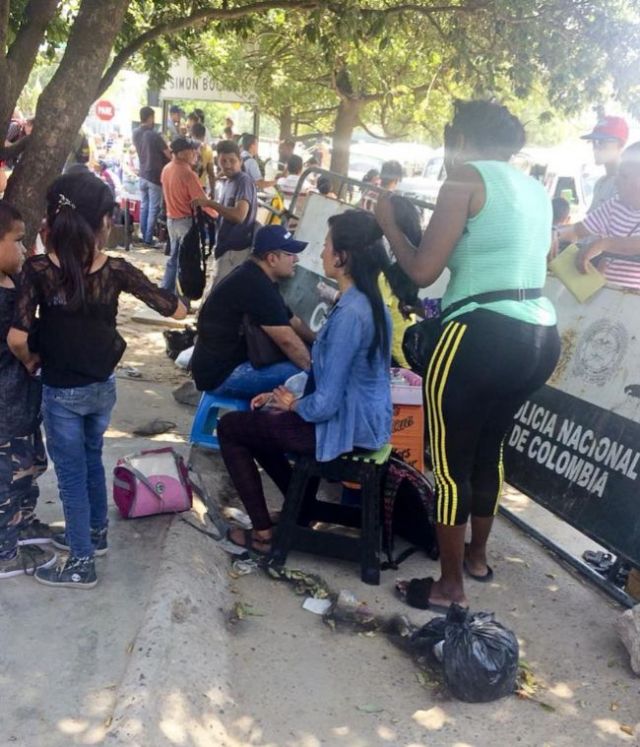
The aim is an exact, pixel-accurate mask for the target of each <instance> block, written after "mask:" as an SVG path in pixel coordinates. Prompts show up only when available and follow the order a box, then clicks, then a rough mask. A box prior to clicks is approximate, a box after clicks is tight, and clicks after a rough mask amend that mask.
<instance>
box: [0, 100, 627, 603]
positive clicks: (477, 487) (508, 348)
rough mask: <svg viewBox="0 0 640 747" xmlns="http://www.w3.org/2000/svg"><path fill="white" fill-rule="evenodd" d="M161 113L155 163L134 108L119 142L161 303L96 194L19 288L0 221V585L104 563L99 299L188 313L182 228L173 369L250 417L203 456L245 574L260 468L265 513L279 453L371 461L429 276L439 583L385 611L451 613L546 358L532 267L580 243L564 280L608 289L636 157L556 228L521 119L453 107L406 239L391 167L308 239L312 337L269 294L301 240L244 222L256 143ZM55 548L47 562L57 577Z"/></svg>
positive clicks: (105, 403)
mask: <svg viewBox="0 0 640 747" xmlns="http://www.w3.org/2000/svg"><path fill="white" fill-rule="evenodd" d="M170 115H171V126H172V127H173V130H174V131H173V132H172V138H171V140H170V142H169V143H167V141H165V139H164V138H163V137H162V135H161V134H160V133H159V132H157V130H156V128H155V122H154V112H153V109H151V108H150V107H144V108H143V109H142V110H141V112H140V122H141V124H140V127H139V128H138V129H136V131H135V132H134V135H133V142H134V144H135V148H136V150H137V154H138V157H139V161H140V166H139V179H140V187H141V193H142V196H143V205H142V210H141V219H140V232H141V237H142V240H143V241H144V242H145V243H147V244H151V245H153V241H154V237H153V232H154V226H155V224H156V221H157V215H158V212H159V210H160V209H161V205H164V208H165V210H166V215H167V227H168V233H169V238H170V253H169V257H168V260H167V265H166V269H165V274H164V277H163V280H162V282H161V284H160V287H158V286H156V285H154V284H153V283H152V282H151V281H150V280H149V279H147V278H146V277H145V275H144V274H143V273H142V272H140V270H138V269H136V268H135V266H134V265H132V264H131V263H130V262H128V261H126V260H125V259H123V258H121V257H113V256H110V255H108V254H106V253H105V252H104V246H105V243H106V240H107V236H108V233H109V229H110V227H111V221H112V217H113V209H114V195H113V191H112V190H111V188H110V187H109V185H108V184H106V183H105V181H104V180H103V179H100V178H99V177H98V176H96V175H95V174H92V173H90V172H88V171H87V170H86V169H84V170H82V169H79V170H74V171H72V172H71V173H66V174H64V175H63V176H61V177H59V178H58V179H56V181H55V182H54V183H53V184H52V185H51V186H50V188H49V191H48V193H47V210H46V230H45V231H44V240H45V245H46V253H44V254H41V255H35V256H32V257H30V258H29V259H27V260H26V261H25V262H24V265H23V266H22V269H21V271H20V267H21V265H22V263H23V254H24V248H23V247H22V243H21V242H22V238H23V236H24V230H25V228H24V223H23V221H22V218H21V215H20V212H19V211H18V210H17V209H16V208H15V207H13V206H11V205H9V204H7V203H5V202H0V326H1V329H0V397H2V398H3V402H2V407H0V578H8V577H11V576H15V575H19V574H21V573H24V572H25V571H26V570H28V569H30V570H31V571H33V573H34V576H35V578H36V580H37V581H38V582H40V583H43V584H46V585H49V586H52V587H73V588H92V587H93V586H95V584H96V582H97V576H96V568H95V556H97V555H98V556H99V555H102V554H104V553H105V552H107V549H108V539H107V531H108V520H107V486H106V477H105V471H104V466H103V461H102V445H103V435H104V433H105V430H106V429H107V427H108V424H109V419H110V415H111V412H112V409H113V407H114V404H115V401H116V390H115V380H114V369H115V367H116V365H117V363H118V361H119V360H120V359H121V357H122V354H123V352H124V348H125V345H126V343H125V341H124V340H123V338H122V337H121V336H120V334H119V333H118V330H117V320H116V315H117V303H118V297H119V295H120V294H121V293H131V294H133V295H135V296H136V297H138V298H139V299H141V300H142V301H143V302H144V303H146V304H147V305H149V306H151V307H152V308H154V309H155V310H156V311H158V312H159V313H161V314H163V315H165V316H173V317H175V318H178V319H180V318H184V317H185V316H186V314H187V313H188V310H187V307H186V305H185V304H184V303H183V301H182V300H181V299H180V298H179V296H178V295H177V290H179V289H177V288H176V268H177V262H178V256H179V248H180V241H181V239H182V237H183V236H184V235H185V233H186V231H187V230H188V228H189V226H190V225H191V220H192V214H193V211H194V210H196V209H201V210H202V211H204V212H205V213H206V214H207V215H208V216H209V219H210V221H211V224H212V225H213V226H214V227H215V280H214V282H213V284H212V287H211V289H210V290H209V292H208V295H207V297H206V299H205V301H204V303H203V304H202V307H201V309H200V311H199V315H198V319H197V338H196V343H195V349H194V352H193V358H192V365H191V369H192V374H193V378H194V380H195V384H196V386H197V388H198V389H199V390H202V391H211V392H214V393H216V394H219V395H223V396H229V397H234V398H240V399H244V400H247V401H250V409H249V410H248V411H246V412H233V413H228V414H226V415H225V416H224V417H222V419H221V420H220V423H219V427H218V437H219V440H220V445H221V452H222V456H223V459H224V463H225V465H226V467H227V469H228V471H229V474H230V476H231V479H232V481H233V483H234V485H235V487H236V489H237V491H238V494H239V497H240V498H241V500H242V502H243V504H244V506H245V507H246V510H247V513H248V515H249V517H250V519H251V522H252V525H253V529H251V530H247V531H245V530H240V529H237V530H235V529H234V530H232V531H231V532H230V534H229V537H228V539H229V541H230V542H232V543H235V544H236V545H238V546H240V547H242V548H244V549H247V550H250V551H252V552H255V553H259V554H267V553H268V552H269V550H270V547H271V542H272V537H273V532H274V531H276V526H275V525H274V517H273V516H272V515H270V513H269V511H268V509H267V504H266V500H265V495H264V492H263V487H262V483H261V478H260V474H259V471H258V465H259V466H261V467H262V468H263V469H264V471H265V472H266V473H267V474H268V475H269V476H270V477H271V478H272V480H273V481H274V483H275V484H276V485H277V487H278V488H279V489H280V491H281V492H282V493H283V494H285V493H286V490H287V486H288V484H289V481H290V478H291V459H292V457H295V455H298V454H303V455H310V456H314V457H315V458H316V459H317V460H319V461H330V460H332V459H335V458H336V457H338V456H340V455H341V454H344V453H349V452H352V451H354V450H368V451H371V450H376V449H379V448H380V447H382V446H383V445H385V444H386V443H387V442H388V441H389V439H390V436H391V419H392V406H391V393H390V368H391V364H392V362H393V363H394V364H397V365H404V364H406V361H405V360H404V358H403V354H402V349H401V343H402V337H403V334H404V331H405V329H406V327H407V324H410V323H411V321H412V317H411V313H412V312H413V311H414V310H415V307H417V306H419V304H418V301H417V298H418V290H419V289H420V288H425V287H428V286H429V285H431V284H432V283H433V282H434V281H435V280H437V278H438V277H439V276H440V275H441V273H442V272H443V270H444V269H445V268H448V269H449V271H450V273H451V278H450V281H449V284H448V287H447V290H446V293H445V295H444V297H443V298H442V301H441V309H442V310H441V316H440V328H439V334H438V337H437V340H435V341H434V347H433V350H432V353H431V356H430V359H429V362H428V364H427V366H426V368H425V370H424V371H422V372H421V373H422V374H423V376H424V391H425V406H426V416H427V417H426V420H427V426H428V427H427V433H428V438H429V444H430V449H429V450H430V455H431V459H432V465H433V473H434V476H435V484H436V492H437V513H436V530H437V536H438V543H439V548H440V562H441V575H440V578H438V579H437V580H436V579H433V578H423V579H412V580H411V581H408V582H405V581H402V582H399V583H398V585H397V591H398V593H399V594H400V595H401V596H402V597H403V598H404V599H405V600H406V602H407V603H408V604H409V605H411V606H414V607H418V608H422V609H426V608H432V609H444V608H446V607H448V605H449V604H450V603H452V602H456V603H458V604H461V605H463V606H464V605H466V604H467V599H466V596H465V588H464V580H465V575H466V577H467V578H470V579H472V580H474V581H479V582H486V581H488V580H490V579H491V578H492V577H493V573H494V571H493V569H492V568H491V567H490V566H489V564H488V562H487V543H488V540H489V536H490V532H491V528H492V524H493V519H494V516H495V513H496V510H497V506H498V501H499V497H500V493H501V489H502V481H503V477H504V470H503V464H502V448H503V441H504V438H505V434H506V433H507V431H508V430H509V427H510V425H511V422H512V419H513V416H514V414H515V413H516V411H517V410H518V408H519V407H520V406H521V404H522V403H523V402H524V401H525V400H526V399H527V398H528V397H529V396H530V395H531V394H532V393H533V392H534V391H535V390H536V389H538V388H539V387H541V386H542V385H543V384H544V383H545V382H546V381H547V379H548V378H549V376H550V375H551V373H552V372H553V370H554V367H555V365H556V363H557V360H558V358H559V354H560V340H559V336H558V332H557V328H556V314H555V310H554V307H553V305H552V303H551V301H550V300H549V299H547V298H546V297H545V296H544V293H543V287H544V284H545V278H546V272H547V261H548V256H549V252H550V250H552V248H553V246H554V244H555V242H556V241H557V233H558V232H559V233H560V235H561V236H563V237H570V238H578V239H580V238H584V237H586V236H587V235H589V236H596V237H598V238H597V240H596V241H594V242H592V243H591V244H589V246H588V247H586V248H583V249H582V250H581V252H580V255H579V262H580V263H581V267H582V269H585V264H586V263H587V262H588V261H591V260H594V259H595V258H596V257H600V256H603V257H604V263H605V272H607V273H609V275H610V277H611V279H613V278H614V277H616V273H620V272H623V271H626V270H625V268H624V266H623V265H624V264H625V262H626V263H632V261H633V260H632V258H633V256H634V255H636V254H637V255H640V244H638V242H639V241H640V239H639V238H635V237H636V236H637V235H638V234H640V203H638V195H640V150H639V148H640V146H639V145H638V144H634V145H631V146H629V147H628V148H626V150H624V151H622V148H623V146H624V143H622V144H621V146H620V148H619V151H621V152H620V153H619V156H618V157H619V164H617V165H616V169H615V171H616V175H615V192H614V193H613V194H612V195H609V194H608V193H607V194H605V192H606V190H605V185H604V184H601V185H600V187H599V188H598V190H597V194H596V197H598V199H599V200H604V201H603V202H601V204H599V205H597V206H595V207H594V209H593V210H592V211H591V212H590V213H589V214H588V216H587V217H586V218H585V219H584V221H583V222H581V223H579V224H575V225H571V224H567V223H566V221H567V215H566V210H565V209H564V205H562V204H559V203H557V202H556V203H555V204H554V205H552V201H551V199H550V197H549V195H548V193H547V192H546V190H545V188H544V187H543V185H542V184H541V183H540V182H538V181H536V180H535V179H534V178H532V177H531V176H528V175H526V174H524V173H523V172H522V171H520V170H518V169H517V168H516V167H515V166H513V165H511V163H510V159H511V158H512V156H513V155H514V154H516V153H517V152H519V151H520V150H521V149H522V147H523V145H524V142H525V132H524V128H523V126H522V124H521V122H520V121H519V120H518V119H517V118H516V117H515V116H514V115H512V114H511V113H510V112H509V111H508V109H507V108H506V107H504V106H501V105H499V104H497V103H493V102H487V101H466V102H465V101H457V102H456V103H455V105H454V114H453V118H452V120H451V122H450V123H449V124H448V125H447V126H446V128H445V131H444V142H445V165H446V171H447V178H446V181H445V183H444V185H443V187H442V189H441V191H440V194H439V197H438V201H437V205H436V207H435V210H434V212H433V215H432V216H431V219H430V221H429V223H428V225H427V227H426V230H423V227H422V224H421V221H420V216H419V214H418V212H417V211H416V209H415V208H414V207H413V205H412V204H411V203H410V202H409V201H407V200H406V199H404V198H402V197H400V196H398V195H397V194H394V189H395V187H396V186H397V184H398V182H399V180H400V179H401V178H402V168H401V166H400V164H398V163H397V162H393V161H392V162H388V163H386V164H384V165H383V167H382V169H381V172H380V174H377V173H375V174H374V173H372V174H370V175H368V178H369V181H370V183H371V184H372V185H374V186H376V187H380V189H373V188H372V189H371V190H370V191H366V190H365V192H364V194H363V197H362V201H361V203H360V205H359V206H358V207H357V208H351V209H347V210H346V211H344V212H341V213H339V214H338V215H335V216H333V217H331V218H330V219H329V222H328V226H327V232H326V236H325V241H324V249H323V252H322V265H323V273H324V275H325V276H326V277H327V278H328V279H330V280H331V281H332V282H333V283H334V284H335V286H336V287H337V294H336V297H335V299H334V303H333V306H332V309H331V311H330V313H329V315H328V318H327V320H326V323H325V324H324V326H323V327H322V329H321V330H320V332H319V333H317V334H314V332H312V331H311V329H310V328H309V327H308V326H307V325H306V324H305V323H304V322H303V321H302V319H300V318H299V317H298V316H297V315H296V313H295V310H292V309H290V308H289V307H288V306H287V304H286V302H285V300H284V298H283V296H282V293H281V290H280V287H279V282H280V281H282V280H285V279H287V278H291V277H293V276H294V274H295V271H296V264H297V262H298V260H299V257H300V255H301V253H302V252H304V251H305V249H306V246H307V245H306V243H305V242H303V241H300V240H299V239H297V238H296V237H295V235H293V234H292V233H291V231H290V230H289V229H288V228H287V227H286V226H285V225H266V226H263V227H258V226H257V224H256V211H257V192H258V190H259V189H263V188H265V187H269V186H272V184H273V181H274V180H272V179H266V178H265V174H264V173H263V171H262V170H261V169H260V167H259V164H258V163H257V161H256V156H257V140H256V139H255V137H254V136H253V135H250V136H249V135H245V136H244V137H242V138H241V142H240V143H238V142H237V140H236V137H235V136H234V133H233V129H232V128H233V123H229V124H227V125H226V126H227V128H229V129H230V132H229V133H228V134H229V135H230V137H228V138H226V139H223V140H221V141H219V142H218V143H217V144H216V145H215V148H212V147H211V146H210V140H209V133H208V132H207V129H206V125H205V123H204V122H203V120H202V117H201V116H199V115H198V112H194V113H193V116H191V115H189V117H187V125H186V126H187V127H188V128H189V129H188V131H187V130H185V129H184V126H183V124H182V122H183V112H181V110H179V109H176V110H173V109H172V110H171V112H170ZM609 124H610V123H609ZM607 126H608V125H607V124H606V123H605V124H603V125H602V126H600V125H599V127H600V129H598V128H596V130H594V132H593V133H592V135H591V136H590V137H591V139H593V141H594V143H595V142H599V138H606V137H609V136H610V130H607V129H606V128H607ZM618 134H619V133H618ZM607 142H608V141H607ZM284 145H285V146H286V147H285V148H284V149H283V152H282V155H283V156H284V157H286V159H285V160H286V163H283V164H281V166H282V167H283V171H282V176H280V177H276V180H275V181H277V179H281V180H283V181H282V182H281V184H282V187H283V189H291V188H293V189H295V188H296V186H297V182H298V180H299V177H300V174H301V171H302V169H303V164H302V160H301V159H300V158H299V156H297V155H296V154H295V153H293V152H292V149H291V148H290V144H289V143H285V144H284ZM602 149H603V150H604V148H602ZM289 150H290V151H291V152H289ZM596 150H600V146H599V147H598V148H597V149H596ZM214 151H215V153H214ZM252 164H255V168H254V165H252ZM609 170H612V169H609ZM220 182H222V185H221V186H220V184H219V183H220ZM318 186H319V185H318ZM607 198H608V199H607ZM636 213H637V216H636ZM636 217H637V218H638V223H637V224H635V223H634V220H635V218H636ZM554 225H555V226H556V228H555V229H554ZM609 255H615V256H609ZM621 257H622V258H621ZM41 421H42V422H43V424H44V431H45V434H46V441H47V449H48V453H49V457H50V458H51V460H52V462H53V466H54V469H55V472H56V476H57V480H58V490H59V494H60V499H61V502H62V507H63V511H64V518H65V528H64V530H63V531H61V532H59V533H53V532H52V531H51V529H50V528H49V527H48V526H47V525H46V524H43V523H42V522H41V521H39V520H38V519H37V518H36V514H35V509H36V502H37V496H38V489H37V477H38V476H39V475H40V474H41V473H42V472H43V470H44V469H46V463H47V457H46V454H45V450H44V446H43V439H42V436H41V430H40V423H41ZM469 523H470V524H471V535H470V542H469V543H466V542H465V537H466V532H467V525H468V524H469ZM54 548H58V549H61V550H64V551H67V552H68V556H67V559H66V561H65V562H64V564H59V563H57V562H56V556H55V552H54Z"/></svg>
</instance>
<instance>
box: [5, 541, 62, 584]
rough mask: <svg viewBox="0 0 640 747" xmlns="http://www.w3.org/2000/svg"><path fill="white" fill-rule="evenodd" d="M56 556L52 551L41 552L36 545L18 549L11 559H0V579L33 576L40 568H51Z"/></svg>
mask: <svg viewBox="0 0 640 747" xmlns="http://www.w3.org/2000/svg"><path fill="white" fill-rule="evenodd" d="M57 559H58V556H57V555H56V554H55V552H53V551H52V550H43V549H41V548H40V547H37V546H36V545H29V546H27V547H18V551H17V553H16V554H15V556H14V557H13V558H8V559H5V560H2V559H0V579H3V578H12V577H13V576H22V575H23V574H25V575H27V576H33V575H34V574H35V572H36V571H37V570H38V569H40V568H51V566H53V565H55V563H56V560H57Z"/></svg>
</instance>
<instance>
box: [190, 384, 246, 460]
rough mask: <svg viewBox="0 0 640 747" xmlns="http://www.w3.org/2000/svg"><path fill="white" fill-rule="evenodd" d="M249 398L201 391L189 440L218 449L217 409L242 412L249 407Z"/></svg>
mask: <svg viewBox="0 0 640 747" xmlns="http://www.w3.org/2000/svg"><path fill="white" fill-rule="evenodd" d="M250 402H251V401H250V400H248V399H235V398H233V397H220V396H218V395H217V394H213V393H212V392H203V393H202V397H200V403H199V404H198V409H197V410H196V415H195V417H194V419H193V425H192V426H191V435H190V436H189V441H191V443H192V444H197V445H198V446H205V447H207V448H208V449H219V448H220V442H219V441H218V434H217V426H218V410H239V411H241V412H244V411H246V410H248V409H249V407H250Z"/></svg>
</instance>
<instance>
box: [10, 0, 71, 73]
mask: <svg viewBox="0 0 640 747" xmlns="http://www.w3.org/2000/svg"><path fill="white" fill-rule="evenodd" d="M58 3H59V0H29V5H27V8H26V10H25V12H24V15H25V19H26V20H25V22H24V23H23V24H21V25H20V30H19V31H18V33H17V35H16V38H15V39H14V41H13V44H12V45H11V47H10V48H9V51H8V52H7V59H8V60H9V61H10V63H11V64H12V65H14V66H15V67H16V68H21V67H24V68H25V70H26V72H27V77H28V75H29V72H30V71H31V68H32V67H33V60H34V59H35V56H36V54H37V53H38V48H39V47H40V45H41V44H42V40H43V38H44V33H45V31H46V30H47V26H48V25H49V23H50V22H51V21H52V20H53V17H54V16H55V14H56V10H57V8H58Z"/></svg>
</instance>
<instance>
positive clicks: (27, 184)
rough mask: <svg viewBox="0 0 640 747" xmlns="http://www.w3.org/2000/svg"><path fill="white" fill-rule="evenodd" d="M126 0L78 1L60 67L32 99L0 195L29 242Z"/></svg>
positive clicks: (79, 123)
mask: <svg viewBox="0 0 640 747" xmlns="http://www.w3.org/2000/svg"><path fill="white" fill-rule="evenodd" d="M129 2H130V0H100V2H94V0H83V1H82V4H81V5H80V10H79V11H78V15H77V16H76V19H75V21H74V23H73V27H72V29H71V32H70V35H69V40H68V42H67V45H66V49H65V53H64V56H63V57H62V60H61V61H60V65H59V67H58V69H57V70H56V73H55V75H54V76H53V78H52V79H51V81H50V83H49V84H48V85H47V87H46V88H45V89H44V90H43V92H42V94H41V96H40V98H39V99H38V106H37V109H36V119H35V122H34V127H33V133H32V135H31V137H30V138H29V143H28V144H27V146H26V147H25V150H24V153H23V154H22V157H21V158H20V161H19V162H18V165H17V166H16V169H15V171H14V172H13V174H12V175H11V178H10V179H9V184H8V185H7V191H6V193H5V197H6V199H7V200H8V201H9V202H11V204H13V205H15V206H16V207H17V208H18V209H19V210H20V211H21V212H22V214H23V216H24V218H25V222H26V224H27V241H28V242H29V244H30V243H31V242H32V241H33V239H34V238H35V234H36V231H37V229H38V226H39V225H40V221H41V219H42V215H43V212H44V201H45V195H46V192H47V188H48V187H49V184H50V183H51V182H52V181H53V180H54V179H55V177H57V176H58V174H59V173H60V171H61V169H62V166H63V165H64V162H65V159H66V158H67V156H68V154H69V151H70V150H71V147H72V144H73V140H74V138H75V136H76V135H77V133H78V131H79V130H80V128H81V126H82V123H83V121H84V119H85V117H86V116H87V112H88V111H89V107H90V106H91V104H92V103H93V101H94V100H95V98H96V94H97V90H98V85H99V83H100V79H101V77H102V74H103V73H104V70H105V67H106V65H107V62H108V60H109V55H110V53H111V50H112V48H113V44H114V42H115V39H116V36H117V35H118V32H119V31H120V27H121V26H122V22H123V19H124V14H125V11H126V9H127V6H128V5H129Z"/></svg>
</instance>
